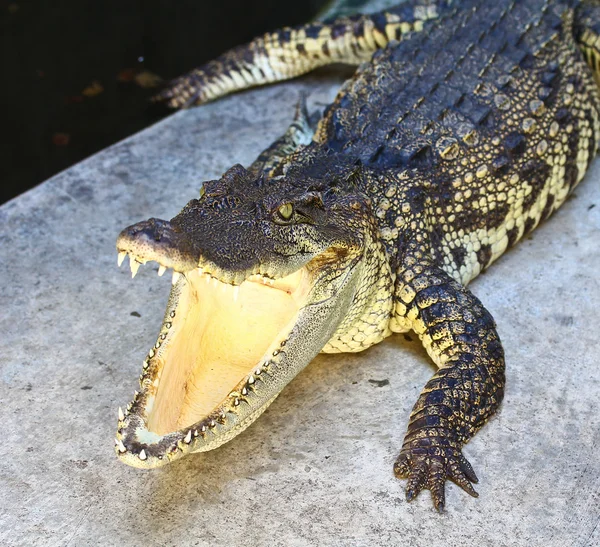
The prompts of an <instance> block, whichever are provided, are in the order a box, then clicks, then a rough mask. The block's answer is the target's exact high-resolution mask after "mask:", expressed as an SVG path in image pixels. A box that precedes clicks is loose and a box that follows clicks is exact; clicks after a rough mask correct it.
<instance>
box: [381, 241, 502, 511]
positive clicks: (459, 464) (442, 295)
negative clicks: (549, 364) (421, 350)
mask: <svg viewBox="0 0 600 547" xmlns="http://www.w3.org/2000/svg"><path fill="white" fill-rule="evenodd" d="M396 299H397V303H396V308H395V318H394V321H393V323H394V325H393V327H392V328H393V330H397V331H405V330H409V329H413V330H414V331H415V332H416V333H417V334H418V335H419V337H420V338H421V341H422V343H423V345H424V346H425V348H426V349H427V352H428V353H429V355H430V356H431V358H432V359H433V360H434V361H435V363H436V364H437V366H438V367H439V370H438V372H437V373H436V374H435V375H434V376H433V378H431V380H429V382H427V385H426V386H425V388H424V389H423V391H422V393H421V395H420V397H419V399H418V401H417V403H416V404H415V406H414V408H413V410H412V413H411V416H410V422H409V425H408V431H407V433H406V437H405V439H404V444H403V446H402V451H401V452H400V456H399V457H398V459H397V461H396V464H395V466H394V471H395V473H396V475H397V476H398V477H401V478H408V484H407V486H406V498H407V500H408V501H410V500H412V499H413V498H415V497H416V496H417V494H418V493H419V492H420V491H421V490H422V489H423V488H428V489H429V490H430V491H431V495H432V498H433V503H434V505H435V507H436V509H438V510H439V511H442V510H443V508H444V504H445V492H444V488H445V482H446V480H447V479H450V480H452V481H454V482H455V483H456V484H458V485H459V486H460V487H461V488H463V489H464V490H465V491H466V492H468V493H469V494H471V495H472V496H477V493H476V492H475V490H474V489H473V486H472V485H471V483H472V482H477V477H476V475H475V473H474V472H473V469H472V467H471V465H470V464H469V462H468V461H467V460H466V459H465V457H464V456H463V454H462V446H463V445H464V444H465V443H466V442H467V441H468V440H469V439H470V438H471V437H472V436H473V435H474V434H475V433H476V432H477V430H479V429H480V428H481V427H482V426H483V425H484V424H485V422H486V421H487V419H488V418H489V417H490V416H491V415H492V414H493V413H494V412H495V411H496V409H497V408H498V405H499V404H500V402H501V401H502V397H503V394H504V352H503V349H502V345H501V343H500V338H499V337H498V333H497V332H496V325H495V323H494V320H493V318H492V316H491V315H490V314H489V312H488V311H487V310H486V309H485V308H484V307H483V305H482V304H481V302H480V301H479V300H478V299H477V298H476V297H475V296H474V295H473V294H471V292H470V291H469V290H467V289H466V288H465V287H463V286H462V285H461V284H459V283H458V282H456V281H455V280H454V279H452V278H451V277H450V276H449V275H448V274H447V273H446V272H444V271H443V270H442V269H440V268H439V267H437V266H436V265H434V264H433V263H432V262H431V261H430V260H428V259H427V258H424V255H422V254H421V253H419V252H417V253H416V254H410V255H409V256H408V257H407V258H405V259H404V260H403V264H402V267H401V268H400V269H399V271H398V277H397V292H396Z"/></svg>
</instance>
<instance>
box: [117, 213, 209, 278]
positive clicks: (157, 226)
mask: <svg viewBox="0 0 600 547" xmlns="http://www.w3.org/2000/svg"><path fill="white" fill-rule="evenodd" d="M117 250H118V251H119V253H121V254H122V253H126V254H129V255H131V256H133V257H135V260H137V261H138V262H140V263H142V264H143V263H145V262H148V261H150V260H154V261H156V262H158V263H159V264H160V265H161V266H164V267H166V268H173V269H174V270H175V271H179V272H186V271H189V270H192V269H193V268H195V267H196V266H197V265H198V257H197V256H194V252H193V250H192V246H191V245H190V243H189V241H188V239H187V237H186V235H185V234H184V233H182V232H181V231H179V230H177V229H176V228H175V227H174V226H173V225H172V224H171V223H170V222H169V221H167V220H161V219H158V218H150V219H148V220H144V221H142V222H138V223H136V224H133V225H131V226H128V227H127V228H125V229H124V230H123V231H122V232H121V233H120V234H119V237H118V238H117Z"/></svg>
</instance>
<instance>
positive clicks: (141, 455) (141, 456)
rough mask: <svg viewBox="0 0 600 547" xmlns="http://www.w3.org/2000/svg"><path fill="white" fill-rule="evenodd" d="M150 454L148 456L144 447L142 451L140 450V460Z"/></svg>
mask: <svg viewBox="0 0 600 547" xmlns="http://www.w3.org/2000/svg"><path fill="white" fill-rule="evenodd" d="M147 457H148V456H146V451H145V450H144V449H143V448H142V451H141V452H140V455H139V458H140V460H145V459H146V458H147Z"/></svg>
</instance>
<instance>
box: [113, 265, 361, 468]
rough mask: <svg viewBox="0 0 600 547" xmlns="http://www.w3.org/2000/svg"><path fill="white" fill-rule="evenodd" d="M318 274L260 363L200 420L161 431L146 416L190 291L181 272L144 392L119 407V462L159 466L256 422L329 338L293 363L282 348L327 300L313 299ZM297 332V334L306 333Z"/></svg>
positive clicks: (149, 358) (142, 379) (149, 361)
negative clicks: (184, 297)
mask: <svg viewBox="0 0 600 547" xmlns="http://www.w3.org/2000/svg"><path fill="white" fill-rule="evenodd" d="M302 269H304V268H302ZM353 270H354V265H353V266H351V267H350V272H347V275H345V276H344V277H345V278H347V277H348V276H349V275H350V273H351V272H352V271H353ZM189 274H190V272H188V275H189ZM318 277H319V275H318V270H316V271H315V272H312V273H311V274H310V279H309V280H308V281H307V282H309V283H310V288H309V290H308V293H307V295H306V298H305V300H304V304H303V305H302V306H299V307H298V312H297V313H296V315H295V316H294V317H293V318H292V320H291V321H289V323H288V324H286V326H285V327H284V328H283V329H282V330H281V331H279V333H278V336H277V338H276V339H275V340H274V341H273V342H272V343H271V344H270V346H269V347H268V348H267V350H266V351H265V353H264V354H263V355H262V357H261V358H260V360H259V361H258V363H257V365H256V366H255V367H253V369H252V371H251V372H250V373H249V374H247V375H245V376H243V377H242V378H241V379H240V381H239V383H238V384H237V385H235V386H234V387H233V389H232V390H231V392H230V393H229V395H227V396H226V397H225V398H224V399H223V400H222V401H221V402H220V403H219V404H217V405H216V406H215V407H214V409H213V410H212V411H211V412H210V413H208V414H207V415H206V416H205V417H204V418H202V419H200V420H199V421H196V422H195V423H193V424H192V425H188V426H186V427H183V428H180V429H176V430H174V431H172V432H169V433H166V434H163V435H160V434H158V433H155V432H153V431H150V430H149V429H148V420H149V417H150V415H151V413H152V409H153V405H154V404H155V402H156V393H157V388H158V387H159V385H160V375H161V373H162V370H163V368H164V365H161V364H160V361H159V359H158V357H159V355H161V351H162V350H163V348H164V347H166V346H168V345H169V341H170V340H169V332H168V331H169V329H168V328H167V327H166V325H169V324H172V323H173V322H174V321H175V320H176V319H177V317H176V315H177V307H178V304H179V301H180V298H181V296H182V293H183V291H184V290H187V289H186V284H187V283H188V281H187V278H186V277H184V276H181V277H179V278H178V279H177V281H176V283H175V284H174V286H173V288H172V290H171V295H170V297H169V303H168V305H167V310H166V313H165V318H164V320H163V325H162V328H161V333H160V334H159V337H158V340H157V343H156V344H155V346H154V347H153V348H152V349H151V350H150V352H149V354H148V356H147V358H146V359H145V360H144V363H143V372H142V375H141V376H140V386H141V389H140V392H139V393H138V392H136V393H135V395H134V398H133V400H132V401H131V402H130V403H129V405H128V407H127V409H126V411H125V412H123V411H121V409H119V423H118V431H117V436H116V438H115V451H116V453H117V455H118V456H119V458H120V459H121V461H123V462H124V463H126V464H128V465H131V466H133V467H138V468H154V467H160V466H162V465H165V464H167V463H169V462H171V461H173V460H175V459H179V458H181V457H183V456H184V455H186V454H189V453H192V452H203V451H208V450H212V449H214V448H217V447H218V446H220V445H221V444H223V443H225V442H227V441H229V440H230V439H231V438H233V437H235V436H236V435H237V434H239V433H240V432H241V431H243V430H244V429H245V428H246V427H248V426H249V425H250V424H251V423H252V422H254V421H255V420H256V419H257V418H258V417H259V416H260V414H262V412H264V411H265V410H266V408H267V407H268V406H269V405H270V404H271V402H273V401H274V400H275V398H276V397H277V395H278V394H279V392H280V391H281V390H282V389H283V387H284V386H285V384H287V383H288V382H289V381H290V380H291V379H292V378H293V377H294V376H295V375H296V374H297V373H298V372H299V371H300V370H301V369H302V368H304V366H306V365H307V364H308V363H309V362H310V361H311V360H312V358H313V357H314V356H315V355H316V354H317V353H318V352H319V351H320V350H321V348H322V347H323V345H324V344H325V343H326V341H327V340H322V341H321V342H322V343H320V342H317V344H316V345H315V347H316V346H318V347H316V349H313V351H311V352H309V353H308V354H307V355H306V356H305V358H304V359H301V360H296V362H294V363H293V364H292V363H288V359H287V355H286V350H284V349H283V347H284V345H287V348H289V346H290V345H292V344H290V342H291V343H297V340H294V330H295V329H296V328H297V327H298V325H301V324H303V323H304V322H305V321H306V320H307V319H308V317H309V316H311V315H312V314H314V306H322V305H327V299H316V300H315V301H313V298H312V296H313V292H314V291H315V285H316V282H317V280H318ZM272 283H277V281H265V284H267V285H271V284H272ZM330 329H331V326H330ZM295 334H296V336H295V338H296V339H297V338H298V337H299V336H301V335H302V332H297V333H295ZM163 335H164V338H163ZM287 348H286V349H287ZM298 363H300V365H299V364H298ZM284 377H285V378H286V379H285V380H284Z"/></svg>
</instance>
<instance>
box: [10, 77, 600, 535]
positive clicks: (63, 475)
mask: <svg viewBox="0 0 600 547" xmlns="http://www.w3.org/2000/svg"><path fill="white" fill-rule="evenodd" d="M340 79H341V76H340V75H337V76H335V75H334V76H323V75H321V76H316V77H312V78H307V79H305V80H303V81H301V82H292V83H287V84H282V85H278V86H274V87H271V88H266V89H259V90H255V91H250V92H246V93H242V94H239V95H237V96H234V97H230V98H227V99H224V100H222V101H220V102H218V103H215V104H211V105H207V106H204V107H202V108H198V109H195V110H190V111H187V112H181V113H178V114H176V115H174V116H172V117H171V118H169V119H167V120H165V121H164V122H162V123H160V124H158V125H156V126H154V127H152V128H150V129H148V130H146V131H144V132H142V133H140V134H138V135H136V136H134V137H132V138H130V139H128V140H126V141H125V142H122V143H119V144H117V145H115V146H113V147H111V148H109V149H107V150H105V151H103V152H102V153H100V154H98V155H96V156H94V157H92V158H90V159H89V160H87V161H85V162H83V163H81V164H79V165H76V166H75V167H73V168H71V169H69V170H68V171H66V172H64V173H62V174H60V175H59V176H57V177H55V178H53V179H51V180H49V181H47V182H46V183H44V184H43V185H41V186H39V187H38V188H36V189H35V190H33V191H31V192H29V193H27V194H25V195H23V196H21V197H19V198H18V199H16V200H14V201H12V202H10V203H8V204H6V205H4V206H3V207H2V208H0V231H1V234H2V235H1V236H0V237H1V239H0V241H1V244H0V257H1V258H0V275H1V281H2V289H1V292H0V309H1V310H2V311H1V313H0V332H1V333H2V336H1V337H0V344H1V346H2V349H1V350H0V372H1V387H0V416H1V419H0V544H1V545H11V546H12V545H71V546H80V545H126V546H127V545H135V546H137V545H140V546H142V545H157V546H159V545H160V546H163V545H201V546H204V545H206V546H213V545H419V546H421V545H450V546H462V545H506V546H512V545H528V546H530V545H536V546H537V545H539V546H542V545H543V546H565V545H577V546H584V545H585V546H589V545H600V526H598V524H599V522H600V460H599V458H598V450H599V449H600V433H599V426H600V415H599V410H600V403H599V401H600V385H599V383H600V371H599V369H598V337H599V334H600V318H599V314H598V307H599V306H600V280H599V277H600V276H599V271H600V253H599V252H598V249H599V239H600V162H596V164H595V165H594V167H593V169H592V171H591V173H590V174H589V176H588V177H587V179H586V180H585V181H584V183H583V184H582V185H581V186H580V187H579V188H578V189H577V191H576V197H574V198H573V199H572V200H570V201H569V202H568V203H567V204H566V205H565V206H564V207H563V208H562V209H561V210H560V211H559V212H558V213H557V214H556V215H555V216H554V217H553V218H552V219H551V220H550V221H548V222H546V223H545V224H544V225H543V226H542V227H540V228H539V229H538V230H537V231H536V232H535V233H534V235H533V237H532V238H530V239H528V240H526V241H524V242H523V243H521V244H520V245H519V246H518V247H517V248H516V249H514V250H512V251H511V252H509V253H508V254H507V255H505V256H504V257H503V258H502V259H501V260H500V261H499V262H498V263H497V264H496V265H495V266H494V267H492V268H491V269H490V270H489V272H487V273H486V274H485V275H483V276H482V277H480V278H479V279H478V280H477V281H476V282H475V283H474V284H473V286H472V288H473V290H474V292H475V293H477V295H478V296H479V297H480V298H481V299H482V300H483V301H484V302H485V303H486V305H487V306H488V308H489V309H490V310H491V312H492V313H493V314H494V316H495V317H496V319H497V321H498V325H499V330H500V333H501V336H502V338H503V341H504V344H505V347H506V354H507V361H508V389H507V395H506V399H505V403H504V405H503V408H502V410H501V412H500V413H499V415H498V416H497V417H495V418H494V419H493V420H492V421H491V422H490V423H489V424H488V425H487V426H486V427H485V428H484V430H483V431H481V432H480V433H479V434H478V435H477V437H476V438H475V439H474V440H473V441H472V442H471V443H470V444H469V445H468V446H467V447H466V449H465V453H466V455H467V457H468V458H469V459H470V461H471V462H472V463H473V466H474V467H475V469H476V471H477V473H478V474H479V477H480V480H481V482H480V484H479V485H478V487H477V489H478V491H479V493H480V497H479V499H473V498H470V497H469V496H467V495H466V494H465V493H463V492H462V491H461V490H460V489H459V488H458V487H455V486H453V485H451V486H449V487H448V494H447V498H448V500H447V507H448V510H447V512H446V514H444V515H441V516H440V515H437V514H436V513H435V512H434V511H433V509H432V505H431V502H430V499H429V495H428V493H427V492H425V493H424V494H422V495H421V496H419V498H418V499H417V500H416V501H415V502H413V503H412V504H410V505H409V504H407V503H406V502H405V501H404V493H403V488H404V483H403V482H401V481H398V480H396V479H395V478H394V476H393V474H392V463H393V461H394V459H395V457H396V455H397V453H398V451H399V449H400V445H401V442H402V437H403V434H404V430H405V426H406V422H407V418H408V414H409V412H410V408H411V406H412V404H413V403H414V401H415V400H416V398H417V395H418V393H419V391H420V389H421V388H422V386H423V385H424V384H425V382H426V381H427V379H428V378H429V377H430V375H431V374H432V373H433V367H432V365H431V364H430V363H429V362H428V360H427V358H426V355H425V354H424V352H423V351H422V350H421V349H420V347H419V344H418V342H416V341H415V340H414V339H413V341H410V340H408V339H405V338H404V337H402V336H398V337H395V338H392V339H389V340H388V341H386V342H384V343H382V344H380V345H378V346H376V347H374V348H372V349H371V350H369V351H367V352H365V353H363V354H358V355H340V356H322V357H319V358H317V359H316V360H315V361H314V362H313V363H312V364H311V365H310V366H309V367H308V368H307V369H306V370H305V371H304V372H302V373H301V374H300V376H299V377H298V378H297V379H296V380H295V381H294V382H293V383H292V384H290V385H289V386H288V387H287V388H286V390H285V391H284V393H283V394H282V395H281V396H280V397H279V399H278V400H277V401H276V402H275V404H273V405H272V406H271V408H270V409H269V410H268V411H267V412H266V414H265V415H264V416H263V417H262V418H261V419H260V420H259V421H258V422H257V423H256V424H255V425H253V426H252V427H251V428H250V429H248V430H247V431H246V432H244V433H243V434H242V435H240V436H239V437H237V438H236V439H235V440H233V441H232V442H230V443H229V444H227V445H225V446H223V447H222V448H220V449H218V450H216V451H213V452H209V453H206V454H200V455H196V456H192V457H188V458H185V459H183V460H180V461H178V462H176V463H175V464H173V465H171V466H169V467H167V468H163V469H159V470H155V471H151V472H144V471H139V470H135V469H131V468H128V467H126V466H124V465H122V464H120V463H119V462H118V461H117V459H116V458H115V456H114V454H113V436H114V432H115V428H116V422H117V408H118V406H119V405H125V404H126V403H127V402H128V400H129V399H130V397H131V394H132V392H133V390H134V389H135V387H136V382H137V376H138V374H139V372H140V370H141V362H142V358H143V356H144V355H145V352H146V350H147V348H148V347H150V345H151V344H152V343H153V342H154V338H155V335H156V333H157V331H158V327H159V324H160V321H161V318H162V313H163V310H164V306H165V302H166V298H167V294H168V291H169V286H170V283H169V280H168V279H166V276H165V278H158V277H157V276H156V272H155V271H154V270H153V269H152V268H151V267H146V268H142V269H141V271H140V273H139V274H138V276H137V277H136V278H135V280H133V281H132V280H131V279H130V276H129V272H128V271H127V270H126V269H122V270H119V269H117V267H116V253H115V249H114V243H115V237H116V235H117V233H118V232H119V230H120V229H121V228H123V227H124V226H126V225H128V224H130V223H132V222H135V221H137V220H140V219H144V218H147V217H149V216H158V217H163V218H170V217H171V216H173V215H174V214H176V213H177V212H178V210H179V209H180V207H182V206H183V205H184V204H185V203H186V202H187V201H188V200H189V199H191V198H193V197H195V196H196V195H197V192H198V189H199V186H200V181H202V180H203V179H210V178H213V177H217V176H218V175H219V174H221V173H222V172H223V171H224V170H225V169H226V168H228V167H229V166H230V165H231V164H233V163H235V162H241V163H245V164H248V163H249V162H251V161H252V159H253V157H254V156H255V155H256V154H257V153H258V152H259V151H260V150H261V149H262V147H264V146H265V145H267V143H269V142H270V140H272V139H273V138H274V137H276V136H277V135H278V134H279V133H281V132H282V131H283V130H284V128H285V127H286V125H287V123H288V122H289V120H290V117H291V114H292V111H293V106H294V103H295V102H296V100H297V98H298V94H299V90H301V89H304V90H310V92H311V95H310V102H311V104H313V105H314V104H316V103H325V102H328V101H329V100H331V98H332V97H333V95H334V93H335V90H336V89H337V86H338V85H339V81H340ZM594 205H595V207H594ZM134 312H135V313H134ZM138 314H139V317H138ZM384 379H387V380H389V385H386V386H384V387H377V385H375V384H374V383H372V382H370V380H384Z"/></svg>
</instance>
